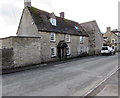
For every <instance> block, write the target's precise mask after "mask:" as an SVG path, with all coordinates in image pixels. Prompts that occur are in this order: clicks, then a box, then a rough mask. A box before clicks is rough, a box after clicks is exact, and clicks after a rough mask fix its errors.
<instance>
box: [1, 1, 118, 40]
mask: <svg viewBox="0 0 120 98" xmlns="http://www.w3.org/2000/svg"><path fill="white" fill-rule="evenodd" d="M118 2H119V0H31V4H32V6H34V7H36V8H39V9H41V10H44V11H47V12H49V13H52V12H54V13H55V15H56V16H59V13H60V12H65V18H67V19H70V20H73V21H76V22H78V23H84V22H88V21H92V20H96V21H97V24H98V26H99V28H100V30H101V32H103V33H104V32H106V27H109V26H110V27H111V29H118ZM23 9H24V0H0V38H3V37H8V36H16V32H17V28H18V25H19V21H20V18H21V15H22V11H23Z"/></svg>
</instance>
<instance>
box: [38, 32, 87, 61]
mask: <svg viewBox="0 0 120 98" xmlns="http://www.w3.org/2000/svg"><path fill="white" fill-rule="evenodd" d="M39 34H40V37H41V61H42V62H47V61H54V60H58V56H56V57H54V58H51V54H50V49H51V47H56V50H57V45H58V43H59V42H60V41H61V40H65V34H60V33H56V41H55V42H51V41H50V34H51V33H50V32H39ZM66 43H67V45H68V46H69V47H70V53H71V54H70V55H69V56H68V58H72V57H76V56H79V55H80V48H81V47H83V48H84V49H83V52H87V47H88V37H84V43H83V44H80V36H76V35H70V42H66ZM56 52H57V51H56Z"/></svg>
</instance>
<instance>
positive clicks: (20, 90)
mask: <svg viewBox="0 0 120 98" xmlns="http://www.w3.org/2000/svg"><path fill="white" fill-rule="evenodd" d="M117 69H118V55H117V54H116V55H115V56H93V57H84V58H79V59H78V58H77V59H72V60H68V61H65V62H63V63H61V64H60V63H59V64H53V65H52V66H46V67H43V68H37V69H32V70H26V71H21V72H16V73H12V74H5V75H3V76H2V95H3V96H84V95H86V93H88V92H89V91H90V90H92V89H93V88H94V87H95V86H96V85H98V84H99V83H100V82H102V81H103V80H104V79H106V78H107V77H109V76H110V75H111V74H112V73H114V72H115V71H116V70H117Z"/></svg>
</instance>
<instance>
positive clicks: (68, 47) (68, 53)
mask: <svg viewBox="0 0 120 98" xmlns="http://www.w3.org/2000/svg"><path fill="white" fill-rule="evenodd" d="M67 49H68V50H69V52H68V50H67V55H70V54H71V51H70V46H69V45H68V46H67Z"/></svg>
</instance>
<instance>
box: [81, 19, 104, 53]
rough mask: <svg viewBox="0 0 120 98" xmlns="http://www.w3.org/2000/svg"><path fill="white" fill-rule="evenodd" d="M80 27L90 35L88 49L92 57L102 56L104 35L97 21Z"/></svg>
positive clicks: (82, 24)
mask: <svg viewBox="0 0 120 98" xmlns="http://www.w3.org/2000/svg"><path fill="white" fill-rule="evenodd" d="M80 26H81V27H82V28H83V29H84V30H85V31H86V32H87V34H88V35H89V38H88V40H89V41H88V47H89V54H90V55H97V54H100V50H101V47H102V45H103V37H102V33H101V31H100V29H99V27H98V25H97V22H96V21H89V22H85V23H81V24H80Z"/></svg>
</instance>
